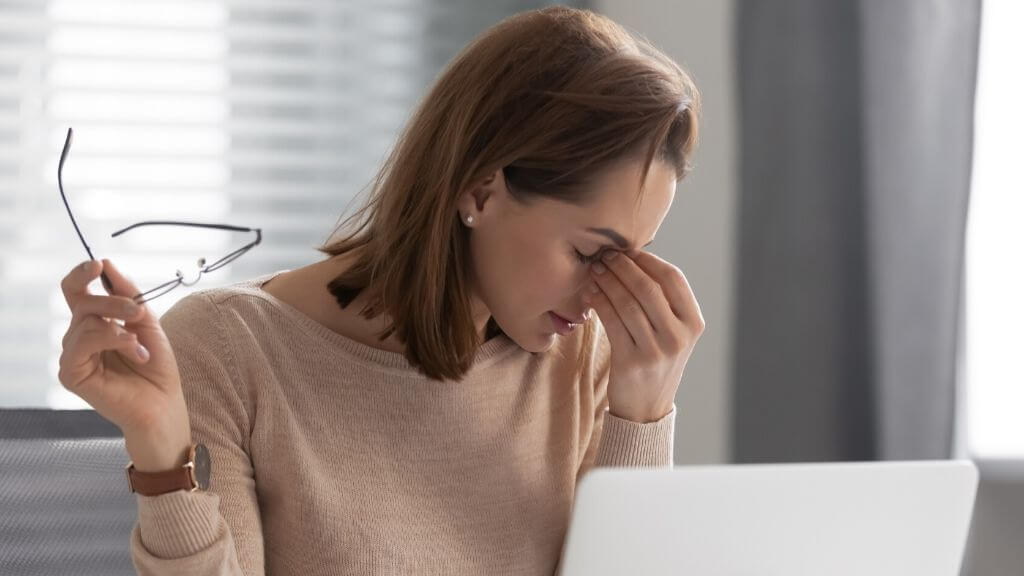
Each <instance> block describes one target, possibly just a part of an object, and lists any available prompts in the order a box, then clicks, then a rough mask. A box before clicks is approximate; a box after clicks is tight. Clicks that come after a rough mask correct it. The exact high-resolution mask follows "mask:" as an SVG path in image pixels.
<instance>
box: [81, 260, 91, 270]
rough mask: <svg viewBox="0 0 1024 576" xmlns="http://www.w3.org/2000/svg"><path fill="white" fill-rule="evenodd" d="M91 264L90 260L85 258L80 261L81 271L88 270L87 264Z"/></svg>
mask: <svg viewBox="0 0 1024 576" xmlns="http://www.w3.org/2000/svg"><path fill="white" fill-rule="evenodd" d="M91 264H92V260H86V261H85V262H83V263H82V271H83V272H88V271H89V266H90V265H91Z"/></svg>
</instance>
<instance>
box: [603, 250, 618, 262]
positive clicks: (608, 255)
mask: <svg viewBox="0 0 1024 576" xmlns="http://www.w3.org/2000/svg"><path fill="white" fill-rule="evenodd" d="M618 255H619V253H618V252H615V251H608V252H605V253H604V261H605V262H607V261H609V260H611V259H612V258H615V257H616V256H618Z"/></svg>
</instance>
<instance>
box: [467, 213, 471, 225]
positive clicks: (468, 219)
mask: <svg viewBox="0 0 1024 576" xmlns="http://www.w3.org/2000/svg"><path fill="white" fill-rule="evenodd" d="M472 223H473V215H472V214H470V215H469V216H466V224H472Z"/></svg>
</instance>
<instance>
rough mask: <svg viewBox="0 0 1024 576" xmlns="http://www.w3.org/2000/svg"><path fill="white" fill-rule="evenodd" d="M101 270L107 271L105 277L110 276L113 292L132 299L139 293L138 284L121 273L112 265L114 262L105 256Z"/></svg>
mask: <svg viewBox="0 0 1024 576" xmlns="http://www.w3.org/2000/svg"><path fill="white" fill-rule="evenodd" d="M103 270H104V271H105V272H106V273H107V277H108V278H110V283H111V285H112V287H113V288H114V294H116V295H119V296H127V297H129V298H132V299H133V300H134V299H135V297H136V296H138V295H139V294H140V293H141V291H140V290H139V288H138V286H136V285H135V283H134V282H132V281H131V280H129V279H128V278H126V277H125V276H124V275H123V274H121V271H120V270H118V269H117V267H116V266H114V263H113V262H111V261H110V260H107V259H106V258H104V259H103Z"/></svg>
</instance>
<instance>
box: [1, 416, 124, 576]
mask: <svg viewBox="0 0 1024 576" xmlns="http://www.w3.org/2000/svg"><path fill="white" fill-rule="evenodd" d="M127 462H128V456H127V453H126V452H125V449H124V438H123V437H122V436H121V433H120V430H118V429H117V427H116V426H114V425H112V424H111V423H110V422H107V421H106V420H104V419H103V418H102V417H100V416H99V415H98V414H96V413H95V412H94V411H92V410H73V411H66V410H34V409H15V410H0V574H4V575H6V574H11V575H17V576H44V575H45V576H50V575H55V574H76V575H81V576H91V575H95V576H100V575H102V576H120V575H125V576H133V575H134V574H135V569H134V567H133V565H132V563H131V554H130V548H129V544H130V538H131V530H132V526H133V524H134V522H135V518H136V515H137V513H138V509H137V506H136V501H135V495H134V494H132V493H131V492H129V491H128V484H127V480H126V479H125V475H124V465H125V464H126V463H127Z"/></svg>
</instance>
